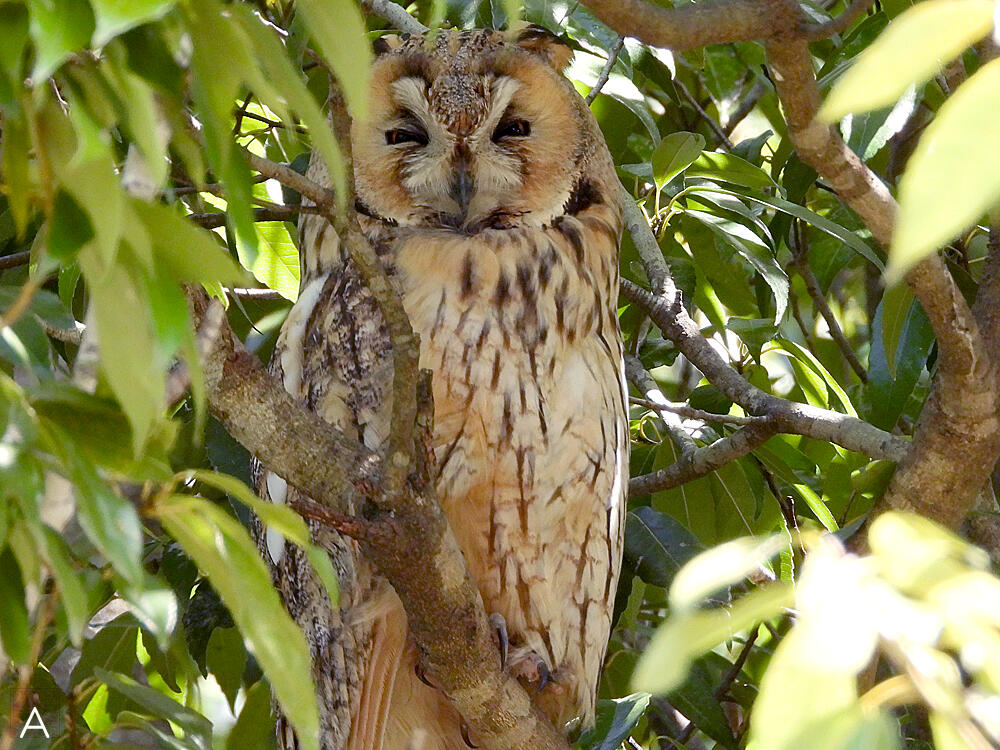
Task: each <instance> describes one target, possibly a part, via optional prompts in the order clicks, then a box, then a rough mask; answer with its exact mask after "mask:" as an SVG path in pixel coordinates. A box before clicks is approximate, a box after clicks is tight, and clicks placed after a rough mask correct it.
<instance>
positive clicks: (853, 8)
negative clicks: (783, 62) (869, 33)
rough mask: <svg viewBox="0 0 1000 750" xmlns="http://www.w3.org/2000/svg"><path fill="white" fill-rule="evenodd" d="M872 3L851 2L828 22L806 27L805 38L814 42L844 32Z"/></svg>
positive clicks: (861, 0) (863, 0)
mask: <svg viewBox="0 0 1000 750" xmlns="http://www.w3.org/2000/svg"><path fill="white" fill-rule="evenodd" d="M874 2H875V0H853V2H851V4H850V5H848V6H847V8H846V9H845V10H844V12H843V13H841V14H840V15H839V16H837V17H836V18H831V19H830V20H829V21H827V22H825V23H821V24H819V25H818V26H806V28H805V30H804V31H805V33H804V36H805V38H806V39H808V40H809V41H811V42H815V41H818V40H820V39H826V38H827V37H830V36H833V35H834V34H839V33H841V32H842V31H846V30H847V28H848V27H849V26H850V25H851V24H852V23H854V22H855V21H857V20H858V19H859V18H861V16H862V15H864V14H865V13H866V12H867V11H868V9H869V8H870V7H872V4H873V3H874Z"/></svg>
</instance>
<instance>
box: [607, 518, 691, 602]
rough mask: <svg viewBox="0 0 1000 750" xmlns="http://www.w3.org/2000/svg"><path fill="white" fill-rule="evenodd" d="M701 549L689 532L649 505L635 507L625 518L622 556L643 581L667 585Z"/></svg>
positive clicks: (656, 584)
mask: <svg viewBox="0 0 1000 750" xmlns="http://www.w3.org/2000/svg"><path fill="white" fill-rule="evenodd" d="M701 549H702V545H701V543H700V542H699V541H698V539H697V538H696V537H695V536H694V535H693V534H692V533H691V532H690V531H688V530H687V529H686V528H684V526H682V525H681V524H680V523H679V522H677V521H676V520H674V519H673V518H671V517H670V516H668V515H665V514H663V513H658V512H657V511H655V510H654V509H653V508H650V507H648V506H644V507H639V508H636V509H635V510H634V511H630V512H629V513H628V514H627V515H626V517H625V559H626V560H627V561H628V563H629V566H630V567H632V568H634V569H635V571H636V572H637V573H638V575H639V577H640V578H642V580H644V581H646V583H650V584H652V585H654V586H662V587H664V588H667V587H668V586H670V582H671V581H672V580H673V578H674V576H675V575H676V574H677V571H678V570H680V569H681V567H683V566H684V564H685V563H687V562H688V561H689V560H691V559H692V558H693V557H694V556H695V555H697V554H698V552H699V551H701Z"/></svg>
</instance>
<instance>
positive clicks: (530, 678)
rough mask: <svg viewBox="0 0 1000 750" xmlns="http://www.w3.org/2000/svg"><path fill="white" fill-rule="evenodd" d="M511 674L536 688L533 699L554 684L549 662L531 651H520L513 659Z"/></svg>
mask: <svg viewBox="0 0 1000 750" xmlns="http://www.w3.org/2000/svg"><path fill="white" fill-rule="evenodd" d="M510 673H511V674H512V675H514V677H517V678H518V679H520V680H522V681H524V682H526V683H527V684H528V685H531V686H533V687H534V690H533V691H532V697H535V696H536V695H538V694H539V693H540V692H542V691H543V690H544V689H545V688H546V687H548V686H549V685H550V684H553V682H554V680H553V674H552V668H551V667H549V665H548V662H546V661H545V659H543V658H542V657H541V656H539V655H538V654H537V653H535V652H534V651H531V650H530V649H519V653H518V654H517V655H515V656H514V657H513V658H512V659H511V663H510Z"/></svg>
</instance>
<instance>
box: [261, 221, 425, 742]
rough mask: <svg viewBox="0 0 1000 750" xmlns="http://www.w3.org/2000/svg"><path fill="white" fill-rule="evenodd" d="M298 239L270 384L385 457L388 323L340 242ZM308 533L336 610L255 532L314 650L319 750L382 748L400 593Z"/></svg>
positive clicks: (328, 534) (310, 226)
mask: <svg viewBox="0 0 1000 750" xmlns="http://www.w3.org/2000/svg"><path fill="white" fill-rule="evenodd" d="M301 230H302V232H301V243H300V246H301V249H302V257H303V263H302V265H303V268H302V271H303V273H302V286H301V292H300V294H299V298H298V300H297V302H296V304H295V305H294V307H293V308H292V310H291V312H290V313H289V316H288V318H287V320H286V322H285V324H284V326H283V328H282V332H281V335H280V337H279V340H278V345H277V348H276V350H275V355H274V358H273V360H272V364H271V368H272V372H274V373H275V374H276V375H278V376H279V377H280V378H281V380H282V382H283V383H284V386H285V389H286V390H287V391H288V392H289V393H290V394H291V395H292V396H294V397H295V398H297V399H299V400H301V401H302V402H303V403H304V404H305V405H306V406H307V407H308V408H309V409H311V410H312V411H315V412H317V413H318V414H320V415H321V416H322V417H323V418H324V419H325V420H326V421H327V422H330V423H331V424H333V425H335V426H336V427H338V428H339V429H341V430H343V431H344V432H346V433H347V434H350V435H356V436H357V437H358V439H359V440H361V441H362V442H364V443H365V444H366V445H367V446H368V447H370V448H373V449H377V448H378V447H379V445H380V444H381V442H382V440H383V439H384V438H385V435H386V433H387V431H388V422H389V413H390V410H391V401H390V400H389V399H388V398H387V396H391V387H390V386H391V377H392V371H391V367H392V365H391V358H390V357H388V356H386V352H387V350H388V346H389V343H388V337H387V334H386V332H385V329H384V326H383V324H382V322H381V316H380V315H379V313H378V310H377V307H376V305H375V302H374V300H373V299H372V298H371V295H370V294H369V293H368V291H367V289H365V287H364V285H363V283H362V281H361V278H360V276H359V274H358V272H357V270H356V269H355V268H354V267H353V265H352V264H351V263H350V262H349V261H346V260H343V259H340V258H339V242H338V238H337V237H336V235H335V234H334V232H333V231H332V229H329V225H328V223H327V222H326V221H325V220H324V219H321V218H320V217H304V221H303V223H302V227H301ZM319 258H323V261H322V262H319V261H318V259H319ZM256 473H257V479H256V482H255V483H256V485H257V489H258V492H260V494H261V496H262V497H264V498H265V499H269V500H270V501H271V502H276V503H286V502H292V501H293V500H294V498H295V495H296V493H297V490H295V489H294V488H292V487H289V486H288V485H287V484H286V483H285V481H284V480H283V479H282V478H281V477H278V476H277V475H275V474H273V473H271V472H268V471H267V470H266V468H258V469H257V472H256ZM348 510H349V511H352V512H353V510H354V509H353V508H350V509H348ZM310 527H311V532H312V535H313V539H314V541H315V542H316V543H317V544H319V545H320V546H322V547H324V548H325V549H326V550H327V551H328V553H329V554H330V557H331V559H332V561H333V563H334V567H335V569H336V571H337V574H338V577H339V581H340V602H339V605H338V606H336V607H335V606H333V605H332V604H331V603H330V601H329V598H328V597H327V596H326V594H325V592H324V590H323V588H322V585H321V583H320V582H319V581H318V579H317V577H316V575H315V573H314V572H313V570H312V568H311V567H310V566H309V563H308V561H307V560H306V559H305V557H304V555H303V554H302V553H301V551H300V550H298V549H297V548H295V547H293V546H291V545H287V544H286V543H285V542H284V540H283V539H282V538H281V537H280V535H278V534H277V533H276V532H274V531H273V530H269V529H266V528H259V529H258V543H259V545H260V547H261V549H262V552H263V553H264V556H265V558H266V560H267V561H268V563H269V564H270V566H271V570H272V574H273V578H274V581H275V585H276V587H277V589H278V590H279V592H280V593H281V594H282V597H283V599H284V602H285V606H286V607H287V609H288V611H289V613H290V614H291V615H292V617H293V619H294V620H295V621H296V622H297V623H298V624H299V626H300V627H301V628H302V629H303V631H304V633H305V635H306V639H307V642H308V643H309V647H310V650H311V657H312V665H313V667H312V672H313V675H312V676H313V679H314V681H315V684H316V690H317V696H318V698H319V704H320V705H319V708H320V719H321V737H320V747H321V748H322V750H371V749H372V748H380V747H381V745H382V736H383V733H384V730H385V715H386V711H387V707H388V703H389V698H390V696H391V694H392V690H393V681H394V679H395V675H396V672H397V671H398V666H399V661H400V658H401V656H402V652H403V649H404V646H405V645H406V634H407V631H406V619H405V615H404V614H403V610H402V606H401V604H400V603H399V600H398V598H397V597H396V594H395V592H394V591H393V590H392V589H391V587H390V586H389V585H388V584H387V583H386V582H385V581H384V579H382V578H381V577H379V576H377V575H376V574H375V573H374V572H373V571H372V569H371V566H370V564H369V563H368V562H367V561H366V560H365V559H364V558H363V557H362V556H361V554H360V551H359V550H358V547H357V544H356V543H355V542H354V541H353V540H351V539H348V538H347V537H344V536H342V535H340V534H338V533H336V532H333V531H330V530H329V529H325V528H322V527H319V526H318V525H315V524H310ZM278 737H279V743H280V745H281V747H282V748H283V750H291V749H292V748H297V747H298V744H297V741H296V740H295V737H294V733H292V732H291V730H290V728H288V726H287V722H285V721H284V718H283V717H281V718H279V735H278Z"/></svg>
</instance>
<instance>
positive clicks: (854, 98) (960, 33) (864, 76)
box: [818, 0, 996, 122]
mask: <svg viewBox="0 0 1000 750" xmlns="http://www.w3.org/2000/svg"><path fill="white" fill-rule="evenodd" d="M992 27H993V3H991V2H990V1H989V0H931V2H924V3H920V4H919V5H917V6H915V7H913V8H911V9H910V10H908V11H906V12H905V13H903V14H902V15H901V16H899V17H898V18H896V19H895V20H894V21H893V22H892V23H890V24H889V26H888V28H886V30H885V31H883V32H882V34H881V36H879V38H878V39H877V40H876V41H875V43H874V44H872V45H871V46H870V47H868V48H867V49H865V51H864V52H862V53H861V55H859V56H858V59H857V62H855V64H854V65H853V66H851V69H850V70H849V71H848V72H847V73H846V74H844V76H843V77H842V78H841V79H840V80H839V81H837V83H836V84H835V85H834V87H833V89H832V90H831V91H830V94H829V95H828V96H827V98H826V102H824V104H823V107H822V108H821V109H820V111H819V115H818V116H819V118H820V119H822V120H825V121H826V122H834V121H835V120H839V119H840V118H841V117H843V116H844V115H845V114H847V113H848V112H865V111H868V110H872V109H878V108H879V107H884V106H887V105H889V104H892V103H893V102H895V101H896V100H897V99H899V97H901V96H902V95H903V92H904V91H906V88H907V87H908V86H911V85H913V84H917V85H919V84H921V83H923V82H924V81H926V80H927V79H928V78H930V77H931V76H933V75H934V74H935V73H937V71H939V70H940V69H941V67H942V66H944V65H945V64H946V63H948V62H950V61H951V60H952V59H953V58H955V57H957V56H958V55H959V54H961V52H962V50H964V49H965V48H967V47H968V46H969V45H971V44H972V43H974V42H976V41H978V40H979V39H982V38H983V37H984V36H986V34H987V33H989V31H990V29H991V28H992ZM914 50H919V51H920V53H919V54H914ZM991 111H993V112H995V111H996V110H995V109H993V110H991Z"/></svg>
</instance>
